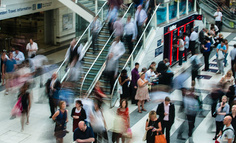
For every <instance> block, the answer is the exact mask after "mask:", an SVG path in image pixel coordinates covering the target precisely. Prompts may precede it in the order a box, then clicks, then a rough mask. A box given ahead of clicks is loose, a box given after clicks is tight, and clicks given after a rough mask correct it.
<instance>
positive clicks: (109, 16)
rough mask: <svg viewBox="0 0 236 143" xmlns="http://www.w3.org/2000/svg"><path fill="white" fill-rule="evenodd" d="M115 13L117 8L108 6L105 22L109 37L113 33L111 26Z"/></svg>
mask: <svg viewBox="0 0 236 143" xmlns="http://www.w3.org/2000/svg"><path fill="white" fill-rule="evenodd" d="M117 13H118V9H117V7H116V6H114V5H113V4H110V5H109V10H108V14H107V22H108V28H109V33H110V35H111V34H112V33H113V24H114V22H115V21H116V18H117Z"/></svg>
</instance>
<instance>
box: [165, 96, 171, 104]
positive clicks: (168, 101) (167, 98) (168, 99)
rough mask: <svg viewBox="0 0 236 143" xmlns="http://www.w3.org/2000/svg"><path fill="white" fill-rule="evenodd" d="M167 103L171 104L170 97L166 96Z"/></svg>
mask: <svg viewBox="0 0 236 143" xmlns="http://www.w3.org/2000/svg"><path fill="white" fill-rule="evenodd" d="M165 104H166V105H168V104H170V97H168V96H166V98H165Z"/></svg>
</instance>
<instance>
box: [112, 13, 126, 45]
mask: <svg viewBox="0 0 236 143" xmlns="http://www.w3.org/2000/svg"><path fill="white" fill-rule="evenodd" d="M113 30H114V31H115V34H114V36H115V37H117V36H119V37H120V40H121V41H122V42H123V34H124V25H123V22H122V15H119V16H118V19H117V20H116V21H115V22H114V24H113Z"/></svg>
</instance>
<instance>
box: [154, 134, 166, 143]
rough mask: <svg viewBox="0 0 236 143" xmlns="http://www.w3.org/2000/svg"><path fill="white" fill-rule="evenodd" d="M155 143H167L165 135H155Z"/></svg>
mask: <svg viewBox="0 0 236 143" xmlns="http://www.w3.org/2000/svg"><path fill="white" fill-rule="evenodd" d="M155 143H167V141H166V138H165V135H164V134H161V135H156V136H155Z"/></svg>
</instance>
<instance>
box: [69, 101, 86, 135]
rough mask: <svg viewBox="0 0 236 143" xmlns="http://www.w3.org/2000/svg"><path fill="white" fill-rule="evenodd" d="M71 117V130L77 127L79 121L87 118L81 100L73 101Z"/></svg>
mask: <svg viewBox="0 0 236 143" xmlns="http://www.w3.org/2000/svg"><path fill="white" fill-rule="evenodd" d="M71 117H72V118H73V132H74V131H75V129H76V128H78V124H79V122H80V121H84V120H85V119H86V118H87V116H86V113H85V110H84V109H83V104H82V101H81V100H76V101H75V107H74V108H73V109H72V111H71Z"/></svg>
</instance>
